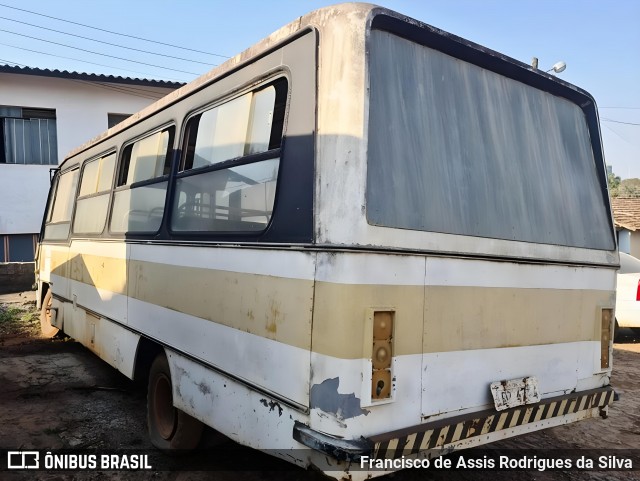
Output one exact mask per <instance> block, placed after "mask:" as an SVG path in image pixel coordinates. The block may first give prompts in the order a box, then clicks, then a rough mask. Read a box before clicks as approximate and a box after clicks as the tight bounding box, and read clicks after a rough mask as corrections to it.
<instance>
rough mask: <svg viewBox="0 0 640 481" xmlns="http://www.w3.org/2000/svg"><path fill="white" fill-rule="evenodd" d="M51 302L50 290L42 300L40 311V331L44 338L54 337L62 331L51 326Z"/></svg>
mask: <svg viewBox="0 0 640 481" xmlns="http://www.w3.org/2000/svg"><path fill="white" fill-rule="evenodd" d="M51 302H52V296H51V289H49V290H48V291H47V294H46V295H45V296H44V299H43V300H42V308H41V309H40V331H41V332H42V337H48V338H50V337H53V336H55V335H56V334H58V331H59V330H60V329H58V328H57V327H56V326H54V325H52V324H51Z"/></svg>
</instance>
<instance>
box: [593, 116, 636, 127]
mask: <svg viewBox="0 0 640 481" xmlns="http://www.w3.org/2000/svg"><path fill="white" fill-rule="evenodd" d="M600 120H604V121H605V122H613V123H615V124H624V125H638V126H640V124H636V123H634V122H622V121H621V120H612V119H605V118H604V117H601V118H600Z"/></svg>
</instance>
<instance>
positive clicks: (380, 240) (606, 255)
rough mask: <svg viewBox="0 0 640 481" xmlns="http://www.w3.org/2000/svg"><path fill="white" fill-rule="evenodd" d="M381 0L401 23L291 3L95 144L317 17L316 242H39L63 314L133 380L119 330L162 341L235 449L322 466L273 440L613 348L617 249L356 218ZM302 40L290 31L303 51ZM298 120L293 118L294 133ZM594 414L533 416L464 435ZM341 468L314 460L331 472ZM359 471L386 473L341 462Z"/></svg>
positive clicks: (567, 375) (595, 383)
mask: <svg viewBox="0 0 640 481" xmlns="http://www.w3.org/2000/svg"><path fill="white" fill-rule="evenodd" d="M379 13H384V14H385V15H389V16H396V18H400V16H399V15H397V14H394V13H393V12H388V11H386V10H383V9H378V8H377V7H372V6H367V5H352V4H350V5H346V6H336V7H328V8H326V9H322V10H320V11H318V12H315V13H312V14H310V15H308V16H304V17H300V18H299V19H297V20H296V21H294V22H293V23H291V24H290V25H288V26H286V27H284V28H283V29H281V30H280V31H278V32H276V33H275V34H273V35H271V36H270V37H268V38H267V39H265V40H264V41H262V42H261V43H260V44H258V45H257V46H255V47H252V48H251V49H249V50H248V51H247V52H245V53H243V54H241V55H239V56H237V57H234V58H233V59H230V60H229V61H227V62H225V63H224V64H223V65H222V66H221V67H219V68H218V69H216V70H214V71H213V72H211V73H209V74H206V75H205V76H203V77H201V78H200V79H198V80H196V81H195V82H194V83H192V84H190V85H187V86H185V87H183V88H182V89H180V90H179V91H177V92H175V93H174V94H172V95H170V96H168V97H167V98H165V99H164V100H162V101H161V102H159V103H158V104H157V105H156V106H154V107H150V108H149V109H147V110H145V111H142V112H141V113H139V114H136V115H135V116H134V117H132V118H131V119H130V120H128V121H126V122H125V123H123V124H122V125H121V126H120V127H118V128H116V129H114V131H113V132H110V133H107V134H105V135H103V136H102V137H101V138H98V139H95V141H94V142H95V143H96V144H97V143H99V142H100V141H102V140H105V139H108V138H109V136H110V135H117V134H119V133H120V132H121V131H122V130H124V129H127V128H129V127H132V126H135V122H139V121H145V119H146V118H148V117H152V116H153V115H154V113H155V112H156V110H158V111H160V110H162V109H164V108H167V107H168V106H170V105H171V104H172V103H174V102H179V101H180V99H181V98H182V97H181V96H188V95H189V94H194V92H197V91H198V90H199V89H204V88H207V84H208V83H213V82H214V81H215V80H216V78H218V77H219V78H220V79H222V80H220V84H219V85H222V84H223V82H225V81H229V80H228V79H230V78H232V77H231V76H230V75H231V74H232V73H233V72H232V70H233V69H234V68H235V67H236V66H238V65H239V64H241V63H242V62H245V61H246V62H250V61H252V59H254V58H262V59H265V58H267V56H269V57H274V58H275V57H277V53H278V52H277V50H276V49H278V48H280V46H281V45H282V44H283V42H286V41H287V39H288V38H290V37H291V36H295V35H298V34H300V32H303V31H304V30H305V29H307V28H312V29H315V30H316V31H317V39H318V42H319V45H318V46H317V52H315V51H314V53H317V56H318V57H317V58H318V63H317V72H316V73H317V91H316V92H315V93H316V99H315V100H316V105H315V108H316V109H315V111H316V112H317V113H316V119H315V120H316V124H315V130H314V131H313V132H312V136H313V141H314V146H315V152H314V154H315V157H314V176H315V177H314V185H313V186H309V187H310V188H311V187H313V195H314V198H313V213H312V214H313V236H312V237H313V239H312V240H311V241H309V242H308V243H306V244H304V245H300V244H285V245H284V246H283V247H281V246H279V245H277V244H269V245H259V244H258V243H256V245H255V246H251V247H248V246H247V244H248V243H245V244H243V245H225V244H224V242H226V241H221V240H220V239H219V238H217V240H215V241H214V240H211V241H210V242H207V241H199V240H190V241H189V242H184V243H182V242H180V241H179V240H175V239H172V238H171V237H169V239H170V240H166V239H165V240H161V241H160V240H158V238H154V239H150V240H148V241H133V240H127V241H124V240H119V241H117V240H116V241H111V240H73V241H72V242H71V243H70V247H69V248H68V249H67V248H66V246H62V245H56V246H53V245H43V246H42V252H41V259H43V261H42V262H41V264H40V268H41V271H42V272H41V275H40V279H41V280H42V281H48V282H50V283H51V288H52V290H53V293H54V295H55V299H54V307H56V308H58V309H59V310H60V312H61V315H60V316H58V318H57V320H56V322H57V323H58V325H59V326H60V327H63V329H64V330H65V331H69V332H70V333H74V335H76V336H77V338H78V340H79V341H80V342H82V343H83V344H85V345H88V346H89V347H90V348H91V349H92V350H93V351H94V352H96V353H97V354H98V355H100V356H101V357H103V358H104V359H106V360H107V361H108V362H111V363H112V364H113V365H115V366H116V367H117V368H118V369H120V370H121V371H122V372H123V373H125V374H127V375H129V376H131V375H133V373H134V372H135V369H134V368H135V366H134V363H135V349H133V348H132V345H134V344H136V341H137V340H138V339H139V338H141V337H145V338H148V339H150V340H152V341H156V342H158V343H159V344H161V345H163V346H164V347H165V352H166V353H167V355H168V359H169V365H170V368H171V377H172V381H173V389H174V391H173V394H174V404H175V405H176V406H177V407H179V408H180V409H182V410H184V411H186V412H187V413H189V414H191V415H193V416H195V417H196V418H198V419H200V420H202V421H204V422H206V423H207V424H209V425H211V426H213V427H215V428H216V429H217V430H219V431H220V432H222V433H223V434H226V435H227V436H230V437H232V438H233V439H235V440H237V441H239V442H241V443H242V444H246V445H249V446H252V447H256V448H259V449H276V450H281V452H280V455H281V456H282V457H283V458H285V459H289V460H290V461H291V460H292V461H294V462H296V463H298V464H300V465H303V466H308V465H309V464H316V465H317V466H321V461H322V459H324V458H325V457H324V455H322V454H320V453H319V452H317V451H313V450H307V451H306V452H305V453H308V455H307V454H304V455H299V456H298V455H296V456H298V457H296V458H295V459H291V453H287V452H286V450H287V449H293V448H300V447H302V445H300V444H298V443H297V442H296V441H294V439H293V437H292V432H293V427H294V422H295V421H298V422H301V423H302V424H304V425H306V426H308V427H309V428H311V429H312V430H314V431H315V432H318V433H323V434H326V435H329V436H334V437H335V438H340V439H344V440H358V439H360V438H361V437H362V436H365V437H366V436H374V435H379V434H382V433H389V432H391V431H395V430H398V429H402V428H411V427H415V426H418V425H420V424H423V423H427V422H431V421H433V420H442V419H447V418H451V417H454V416H458V415H462V414H470V413H475V412H477V411H480V410H483V409H486V408H491V406H492V401H491V397H490V390H489V385H490V383H491V382H494V381H500V380H505V379H513V378H519V377H525V376H536V377H537V378H538V379H539V382H540V392H541V394H542V397H543V399H545V398H550V397H553V396H556V395H558V394H564V393H569V392H572V391H574V390H576V391H581V390H588V389H591V388H595V387H599V386H604V385H608V383H609V377H610V372H611V369H610V368H606V369H602V368H601V361H600V355H601V350H602V349H603V347H604V349H605V350H606V349H609V351H608V352H610V350H611V344H610V343H608V344H607V341H606V339H605V340H604V341H603V340H602V333H603V326H602V312H601V310H602V309H604V308H612V307H613V306H614V303H615V301H614V290H615V270H614V269H615V267H616V264H617V253H616V252H615V251H614V250H611V251H603V250H596V249H585V248H574V247H566V246H559V245H551V244H534V243H530V242H516V241H511V240H504V239H491V238H481V237H473V236H465V235H452V234H443V233H437V232H426V231H417V230H408V229H395V228H389V227H381V226H376V225H372V224H369V223H368V222H367V217H366V199H365V193H366V179H367V146H368V118H369V115H368V114H369V112H368V109H369V104H368V101H369V100H368V89H369V79H368V72H367V56H366V55H365V52H366V47H367V38H368V37H367V36H368V34H369V30H368V29H369V28H370V25H371V21H372V19H373V17H374V16H375V15H376V14H379ZM307 37H308V38H307V40H308V43H305V44H304V45H306V46H307V47H308V46H309V45H312V46H313V48H316V45H314V42H312V41H311V40H312V38H311V36H307ZM315 38H316V37H313V40H314V41H315ZM305 48H306V47H305ZM270 49H274V51H271V50H270ZM299 53H300V55H301V56H303V57H304V55H303V54H304V53H305V52H299ZM311 53H312V51H311V50H310V51H309V54H311ZM248 65H249V67H250V68H252V69H254V70H256V72H255V74H256V76H258V75H262V74H264V73H265V72H259V71H258V69H257V67H256V65H258V63H257V61H256V62H254V63H250V64H248ZM227 74H230V75H227ZM293 78H294V79H295V78H296V77H295V75H294V77H293ZM305 78H307V77H305ZM225 79H226V80H225ZM550 81H551V80H550ZM309 106H310V107H311V106H312V104H311V103H310V104H309ZM290 107H291V106H290ZM295 107H297V108H302V107H304V106H299V105H296V106H295ZM294 127H296V126H289V130H288V131H287V133H288V134H291V136H292V137H294V136H295V129H294ZM177 130H180V129H177ZM302 134H305V133H304V132H302ZM88 147H89V148H93V144H90V145H89V146H88ZM85 148H87V146H85ZM285 149H286V147H285ZM74 155H75V157H73V158H72V162H80V161H83V160H85V159H84V158H83V157H82V155H84V154H83V151H82V149H80V150H78V151H77V152H76V153H75V154H74ZM276 197H277V194H276ZM309 215H311V213H309ZM407 249H408V250H410V253H407V252H404V250H407ZM392 251H393V252H392ZM47 265H48V266H49V269H50V272H48V269H47ZM376 310H378V311H384V312H392V313H393V314H394V321H393V323H394V330H393V337H392V354H393V356H392V362H391V373H392V378H393V388H392V391H391V396H390V397H389V398H388V399H382V400H375V399H372V386H371V384H372V382H371V377H372V357H373V356H372V350H373V348H372V327H371V318H372V313H374V312H375V311H376ZM123 351H126V355H122V353H123ZM118 353H120V354H121V355H119V354H118ZM596 413H597V410H590V411H588V412H578V413H572V414H567V415H565V416H557V417H555V418H553V419H550V420H544V421H540V420H536V421H534V422H532V423H529V424H527V425H525V426H520V427H513V428H509V429H507V430H504V431H499V432H492V433H488V434H487V435H486V436H484V435H483V436H482V437H480V436H478V437H476V438H474V439H473V440H471V441H469V440H468V441H465V442H464V443H460V446H459V447H461V446H462V445H463V444H465V443H466V444H465V445H472V444H479V443H486V442H491V441H493V440H497V439H501V438H503V437H508V436H514V435H517V434H521V433H523V432H527V431H534V430H536V429H541V428H543V427H546V426H551V425H558V424H562V423H565V422H572V421H575V420H578V419H580V418H582V417H588V416H592V415H595V414H596ZM346 468H347V467H346V466H345V465H343V464H340V463H338V464H334V465H333V466H326V465H325V466H321V469H324V470H325V471H326V472H334V471H335V470H337V471H335V472H334V474H335V473H338V474H336V476H338V475H342V474H343V472H344V470H345V469H346ZM369 474H370V475H372V476H375V475H380V474H384V473H382V472H372V473H366V472H353V473H351V475H353V477H354V478H358V477H363V478H364V477H366V476H367V475H369Z"/></svg>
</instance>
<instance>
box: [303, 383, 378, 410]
mask: <svg viewBox="0 0 640 481" xmlns="http://www.w3.org/2000/svg"><path fill="white" fill-rule="evenodd" d="M339 384H340V379H339V378H337V377H334V378H332V379H326V380H324V381H322V383H320V384H314V385H313V386H311V393H310V406H311V408H317V409H320V410H321V411H324V412H326V413H330V414H334V415H335V416H336V417H337V418H338V419H340V420H344V419H349V418H355V417H356V416H360V415H362V414H364V415H365V416H366V415H367V414H369V411H368V410H367V409H362V408H361V407H360V399H359V398H357V397H356V395H355V394H354V393H351V394H340V393H339V392H338V386H339Z"/></svg>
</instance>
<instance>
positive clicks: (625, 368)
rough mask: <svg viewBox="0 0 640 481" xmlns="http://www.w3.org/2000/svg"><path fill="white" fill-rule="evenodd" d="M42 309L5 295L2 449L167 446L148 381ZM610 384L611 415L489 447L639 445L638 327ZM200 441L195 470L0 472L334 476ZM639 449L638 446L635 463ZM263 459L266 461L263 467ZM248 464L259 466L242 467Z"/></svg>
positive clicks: (610, 474)
mask: <svg viewBox="0 0 640 481" xmlns="http://www.w3.org/2000/svg"><path fill="white" fill-rule="evenodd" d="M34 310H35V301H33V293H26V294H22V295H17V296H16V295H14V296H0V408H1V409H0V449H10V450H14V449H30V448H31V449H131V450H134V451H138V452H152V453H155V455H156V456H158V455H160V454H158V453H157V451H155V450H153V448H152V446H151V444H150V443H149V441H148V438H147V433H146V419H145V410H146V393H145V389H144V388H143V387H142V386H139V385H136V384H135V383H133V382H131V381H129V380H128V379H126V378H125V377H124V376H122V375H121V374H120V373H118V372H117V371H115V370H114V369H112V368H111V367H109V366H108V365H107V364H106V363H104V362H103V361H101V360H100V359H98V358H97V357H96V356H94V355H93V354H92V353H91V352H89V351H88V350H86V349H85V348H83V347H82V346H81V345H79V344H78V343H76V342H74V341H73V340H70V339H53V340H50V339H42V338H39V335H38V332H39V323H38V322H39V321H38V318H37V315H36V314H35V312H34ZM612 385H613V386H614V387H615V389H616V391H617V392H619V393H620V395H621V399H620V400H619V401H618V402H616V403H614V405H613V407H612V408H611V409H610V415H609V418H608V419H606V420H602V419H590V420H587V421H582V422H579V423H575V424H572V425H566V426H560V427H556V428H552V429H548V430H546V431H542V432H537V433H532V434H530V435H527V436H523V437H520V438H517V439H511V440H506V441H501V442H499V443H494V444H493V445H491V448H497V449H549V450H557V449H592V450H593V449H595V450H601V449H612V448H613V449H619V450H624V449H634V450H640V340H638V339H634V338H633V337H632V336H631V335H630V334H627V335H626V336H625V337H623V339H622V342H620V343H617V344H616V345H615V352H614V374H613V379H612ZM202 446H203V447H204V448H205V451H206V452H207V453H208V454H207V457H208V461H209V463H211V462H213V464H214V465H215V463H217V462H218V461H219V467H218V468H215V469H213V470H209V471H206V472H205V471H199V472H195V471H192V470H190V469H191V468H192V465H191V464H190V459H189V458H174V459H171V460H169V461H168V465H169V466H170V467H172V469H173V470H172V471H164V470H163V471H146V472H140V471H137V472H136V471H128V472H127V471H75V472H51V473H47V472H44V471H37V472H33V471H32V472H27V471H11V472H9V471H0V480H27V479H29V480H31V479H42V480H47V481H71V480H74V481H75V480H124V481H128V480H144V479H150V480H159V481H183V480H184V481H186V480H195V481H198V480H205V479H216V480H226V479H229V480H231V479H237V478H239V477H242V478H243V479H250V480H256V481H257V480H263V479H272V478H274V477H277V478H279V479H282V480H294V479H318V480H319V479H326V478H324V477H322V476H320V475H318V474H317V473H313V472H308V471H304V470H302V469H300V468H296V467H295V466H291V465H289V464H288V463H286V462H284V461H280V460H277V459H274V458H271V457H269V456H266V455H264V454H262V453H257V452H256V451H253V450H251V449H248V448H243V447H239V446H237V445H235V444H234V443H232V442H231V441H229V440H227V439H226V438H223V437H221V436H220V435H218V434H217V433H215V432H214V431H213V430H207V431H206V432H205V438H204V440H203V443H202ZM231 451H233V453H234V456H235V457H234V461H233V462H232V463H230V462H229V459H228V457H229V452H231ZM132 452H133V451H132ZM620 452H621V453H622V452H623V451H620ZM639 454H640V451H636V452H635V453H634V456H635V462H636V469H637V468H638V467H640V456H639ZM160 456H161V455H160ZM216 456H217V457H216ZM165 459H166V458H165ZM257 460H260V461H261V462H260V463H258V466H259V467H258V468H256V467H255V465H256V464H255V463H256V461H257ZM3 465H4V464H3ZM209 465H210V464H209ZM249 466H254V468H253V469H249V470H248V471H242V470H243V469H247V468H248V467H249ZM383 479H393V480H394V481H396V480H403V481H404V480H417V479H421V480H424V479H432V480H442V481H444V480H447V481H459V480H465V481H472V480H473V481H477V480H479V481H503V480H504V481H507V480H509V481H510V480H516V481H533V480H536V481H545V480H562V481H565V480H566V481H569V480H607V481H608V480H639V481H640V471H635V472H629V471H626V472H624V471H607V472H603V471H591V472H584V471H582V472H578V471H575V470H562V471H553V472H551V471H546V472H539V471H536V470H531V471H478V470H474V471H439V472H438V471H430V472H428V473H426V472H424V471H421V470H411V471H409V470H405V471H402V472H398V473H395V474H392V475H390V476H388V477H386V478H383Z"/></svg>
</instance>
